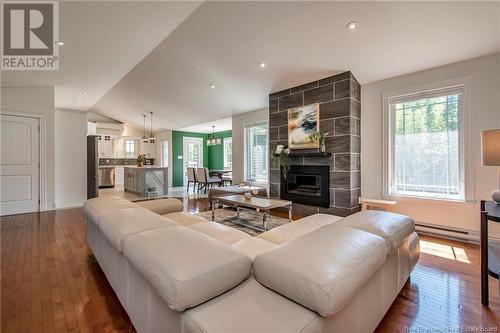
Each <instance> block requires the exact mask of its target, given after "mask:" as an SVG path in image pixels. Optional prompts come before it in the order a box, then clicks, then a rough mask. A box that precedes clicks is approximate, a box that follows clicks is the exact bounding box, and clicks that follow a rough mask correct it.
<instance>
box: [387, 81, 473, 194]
mask: <svg viewBox="0 0 500 333" xmlns="http://www.w3.org/2000/svg"><path fill="white" fill-rule="evenodd" d="M472 80H473V77H472V75H470V76H465V77H460V78H455V79H451V80H446V81H440V82H434V83H429V84H424V85H420V86H416V87H411V88H406V89H400V90H397V91H391V92H384V93H382V102H383V158H382V172H383V175H382V177H383V197H384V198H386V199H397V198H399V197H409V198H418V199H422V200H437V201H451V202H473V201H475V197H474V195H475V194H474V163H473V156H474V154H473V152H472V151H471V149H472V145H471V104H470V103H471V93H472ZM453 87H462V89H463V101H462V102H463V105H462V113H461V114H460V115H459V117H460V122H459V124H460V125H461V126H460V127H459V140H460V142H459V146H460V151H459V154H460V155H459V156H460V157H459V161H460V163H461V165H460V180H461V181H462V182H463V191H464V193H463V199H456V200H454V199H451V198H439V197H427V196H420V195H419V196H413V195H406V194H391V193H390V189H391V174H390V173H391V167H392V161H391V156H392V154H391V149H392V128H391V110H390V107H389V105H390V102H392V101H394V100H396V99H401V100H402V99H404V97H406V96H412V97H414V96H417V97H418V94H419V93H428V92H432V91H433V90H443V89H446V88H450V89H451V88H453Z"/></svg>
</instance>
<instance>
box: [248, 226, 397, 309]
mask: <svg viewBox="0 0 500 333" xmlns="http://www.w3.org/2000/svg"><path fill="white" fill-rule="evenodd" d="M386 256H387V248H386V245H385V240H384V238H382V237H379V236H377V235H374V234H371V233H368V232H366V231H362V230H358V229H354V228H348V227H342V226H338V225H335V224H334V225H332V226H331V227H330V228H327V227H323V228H321V229H318V230H315V231H312V232H310V233H309V234H307V235H303V236H301V237H299V238H297V239H294V240H292V241H290V242H288V243H286V244H282V245H281V246H278V247H276V248H274V249H272V250H269V251H267V252H264V253H261V254H259V255H257V256H256V257H255V259H254V262H253V271H254V276H255V279H256V280H257V281H259V282H260V283H262V284H263V285H264V286H266V287H268V288H270V289H272V290H274V291H276V292H278V293H280V294H282V295H284V296H286V297H288V298H290V299H292V300H294V301H296V302H297V303H300V304H302V305H303V306H305V307H307V308H309V309H311V310H313V311H316V312H318V313H319V314H320V315H322V316H324V317H329V316H332V315H334V314H336V313H338V312H339V311H340V310H342V308H343V307H344V306H345V305H346V304H347V303H349V301H350V300H351V299H352V298H353V296H354V295H355V294H356V293H357V291H358V290H359V289H360V288H361V287H363V286H364V285H365V284H366V282H367V281H369V280H370V278H371V277H372V276H373V275H374V274H375V272H377V270H378V269H379V268H380V267H381V266H382V264H383V263H384V261H385V259H386Z"/></svg>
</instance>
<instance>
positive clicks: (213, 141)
mask: <svg viewBox="0 0 500 333" xmlns="http://www.w3.org/2000/svg"><path fill="white" fill-rule="evenodd" d="M221 143H222V140H221V138H219V137H218V136H216V135H215V126H212V134H211V135H210V136H209V137H208V139H207V146H217V145H220V144H221Z"/></svg>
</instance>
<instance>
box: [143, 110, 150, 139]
mask: <svg viewBox="0 0 500 333" xmlns="http://www.w3.org/2000/svg"><path fill="white" fill-rule="evenodd" d="M142 117H143V118H144V127H143V132H142V138H141V141H142V143H148V142H149V140H148V138H146V115H145V114H143V115H142Z"/></svg>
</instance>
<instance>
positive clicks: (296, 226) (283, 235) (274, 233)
mask: <svg viewBox="0 0 500 333" xmlns="http://www.w3.org/2000/svg"><path fill="white" fill-rule="evenodd" d="M319 227H320V226H319V225H318V224H315V223H311V222H309V221H307V220H305V221H303V219H301V220H297V221H293V222H290V223H287V224H283V225H280V226H279V227H277V228H274V229H271V230H269V231H266V232H263V233H261V234H260V235H259V236H257V237H258V238H262V239H265V240H267V241H269V242H271V243H274V244H277V245H280V244H283V243H286V242H289V241H291V240H292V239H295V238H297V237H299V236H302V235H305V234H307V233H309V232H311V231H314V230H316V229H318V228H319Z"/></svg>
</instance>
